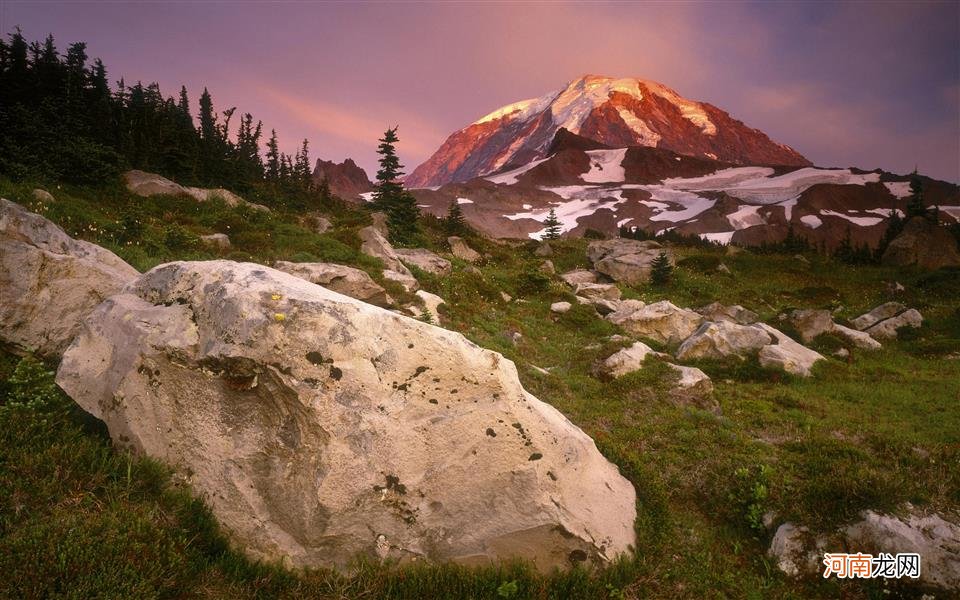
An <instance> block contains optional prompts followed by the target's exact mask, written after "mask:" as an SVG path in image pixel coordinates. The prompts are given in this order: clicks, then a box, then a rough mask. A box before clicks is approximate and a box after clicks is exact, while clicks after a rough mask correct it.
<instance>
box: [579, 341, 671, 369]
mask: <svg viewBox="0 0 960 600" xmlns="http://www.w3.org/2000/svg"><path fill="white" fill-rule="evenodd" d="M648 356H654V357H657V358H664V359H666V358H670V356H669V355H668V354H663V353H662V352H657V351H655V350H654V349H653V348H651V347H650V346H648V345H646V344H644V343H643V342H634V344H633V345H632V346H630V347H627V348H623V349H622V350H619V351H617V352H615V353H613V354H611V355H610V356H608V357H607V358H606V359H604V360H603V362H601V363H600V364H599V365H598V368H597V371H598V372H599V373H600V374H601V375H605V376H607V377H612V378H617V377H622V376H624V375H626V374H627V373H633V372H634V371H639V370H640V369H642V368H643V362H644V361H645V360H646V359H647V357H648Z"/></svg>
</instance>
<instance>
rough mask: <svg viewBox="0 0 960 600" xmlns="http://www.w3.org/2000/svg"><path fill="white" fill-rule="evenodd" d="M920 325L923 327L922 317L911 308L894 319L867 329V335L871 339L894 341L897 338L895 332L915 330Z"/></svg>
mask: <svg viewBox="0 0 960 600" xmlns="http://www.w3.org/2000/svg"><path fill="white" fill-rule="evenodd" d="M921 325H923V315H921V314H920V311H918V310H917V309H915V308H911V309H908V310H905V311H904V312H902V313H900V314H899V315H897V316H895V317H890V318H889V319H884V320H883V321H880V322H879V323H877V324H876V325H874V326H873V327H870V328H869V329H867V333H869V334H870V336H871V337H873V338H878V339H895V338H896V337H897V330H898V329H900V328H901V327H913V328H914V329H917V328H919V327H920V326H921Z"/></svg>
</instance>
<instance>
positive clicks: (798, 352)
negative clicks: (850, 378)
mask: <svg viewBox="0 0 960 600" xmlns="http://www.w3.org/2000/svg"><path fill="white" fill-rule="evenodd" d="M757 326H758V327H760V328H762V329H763V330H764V331H766V332H767V333H769V334H770V335H771V336H773V337H774V338H775V339H776V340H777V342H776V343H775V344H771V345H769V346H764V347H763V348H761V349H760V353H759V354H758V355H757V356H758V357H759V359H760V365H761V366H764V367H776V368H780V369H783V370H784V371H786V372H787V373H790V374H792V375H800V376H802V377H809V376H810V375H812V372H811V370H810V369H811V368H812V367H813V364H814V363H816V362H817V361H819V360H823V356H822V355H821V354H820V353H819V352H816V351H814V350H811V349H810V348H807V347H806V346H803V345H801V344H799V343H797V342H795V341H794V340H792V339H791V338H790V336H788V335H787V334H785V333H783V332H782V331H779V330H777V329H774V328H773V327H770V326H769V325H767V324H766V323H757Z"/></svg>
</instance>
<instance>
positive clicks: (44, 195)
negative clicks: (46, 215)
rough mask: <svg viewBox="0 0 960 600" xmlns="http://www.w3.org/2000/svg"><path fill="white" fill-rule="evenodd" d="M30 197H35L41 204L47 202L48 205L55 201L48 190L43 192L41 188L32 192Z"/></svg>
mask: <svg viewBox="0 0 960 600" xmlns="http://www.w3.org/2000/svg"><path fill="white" fill-rule="evenodd" d="M30 195H31V196H33V199H34V200H38V201H40V202H46V203H47V204H49V203H51V202H53V201H54V200H53V194H51V193H50V192H48V191H47V190H41V189H40V188H37V189H35V190H33V191H32V192H30Z"/></svg>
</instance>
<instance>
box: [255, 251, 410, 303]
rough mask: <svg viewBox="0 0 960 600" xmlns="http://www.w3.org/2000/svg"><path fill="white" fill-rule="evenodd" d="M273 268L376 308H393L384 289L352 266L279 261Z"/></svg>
mask: <svg viewBox="0 0 960 600" xmlns="http://www.w3.org/2000/svg"><path fill="white" fill-rule="evenodd" d="M273 268H274V269H277V270H279V271H283V272H284V273H289V274H291V275H294V276H296V277H299V278H300V279H306V280H307V281H309V282H310V283H315V284H317V285H322V286H323V287H325V288H327V289H328V290H333V291H335V292H337V293H339V294H343V295H345V296H350V297H351V298H356V299H357V300H362V301H364V302H369V303H370V304H376V305H377V306H392V305H393V298H391V297H390V295H389V294H387V291H386V290H385V289H383V288H382V287H381V286H380V285H379V284H377V282H375V281H374V280H373V278H372V277H370V275H368V274H367V272H366V271H361V270H360V269H355V268H354V267H348V266H346V265H337V264H333V263H294V262H287V261H283V260H281V261H278V262H276V263H274V264H273Z"/></svg>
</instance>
